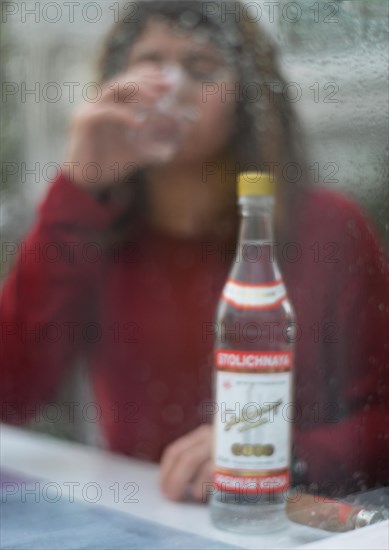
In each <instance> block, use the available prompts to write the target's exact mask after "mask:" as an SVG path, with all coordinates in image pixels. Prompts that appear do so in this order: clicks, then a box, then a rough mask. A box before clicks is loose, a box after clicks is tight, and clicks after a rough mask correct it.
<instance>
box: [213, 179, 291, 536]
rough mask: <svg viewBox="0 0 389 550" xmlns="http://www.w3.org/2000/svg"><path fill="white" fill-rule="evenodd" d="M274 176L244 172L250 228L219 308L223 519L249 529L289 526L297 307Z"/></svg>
mask: <svg viewBox="0 0 389 550" xmlns="http://www.w3.org/2000/svg"><path fill="white" fill-rule="evenodd" d="M274 188H275V182H274V179H272V178H271V177H270V176H269V175H268V174H265V173H259V174H258V173H257V172H242V173H241V174H240V175H239V178H238V189H237V190H238V204H239V206H240V213H241V226H240V234H239V240H238V244H237V249H236V254H235V258H234V261H233V263H232V267H231V270H230V273H229V276H228V278H227V281H226V283H225V286H224V289H223V292H222V295H221V297H220V301H219V304H218V308H217V312H216V319H215V321H216V337H215V348H214V362H215V363H214V364H215V378H214V380H215V409H216V410H217V413H216V414H215V417H214V434H215V435H214V437H215V440H214V448H213V460H214V472H213V494H212V497H211V501H210V507H211V518H212V521H213V523H214V524H215V525H216V526H217V527H219V528H222V529H226V530H230V531H237V532H241V533H257V532H265V531H273V530H275V529H279V528H283V527H284V526H285V525H286V513H285V508H286V506H285V504H286V500H287V499H286V497H287V490H288V487H289V477H290V475H289V468H290V432H291V429H290V428H291V422H292V421H293V403H292V395H291V388H292V380H291V372H292V364H293V343H292V340H293V331H294V329H295V323H294V313H293V309H292V306H291V303H290V301H289V299H288V295H287V291H286V288H285V285H284V282H283V280H282V275H281V273H280V270H279V267H278V265H277V260H276V243H274V241H273V229H272V216H273V203H274V196H273V195H274Z"/></svg>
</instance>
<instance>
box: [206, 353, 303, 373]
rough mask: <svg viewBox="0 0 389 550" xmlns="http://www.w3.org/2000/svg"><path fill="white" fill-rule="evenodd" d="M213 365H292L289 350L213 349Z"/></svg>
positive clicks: (262, 366)
mask: <svg viewBox="0 0 389 550" xmlns="http://www.w3.org/2000/svg"><path fill="white" fill-rule="evenodd" d="M214 358H215V365H216V367H218V368H224V369H226V368H231V369H239V368H241V369H253V370H258V369H269V368H271V369H280V370H281V369H282V370H284V369H286V368H291V367H292V358H293V352H291V351H266V352H264V351H239V350H218V349H217V350H215V357H214Z"/></svg>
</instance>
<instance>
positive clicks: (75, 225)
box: [0, 174, 119, 424]
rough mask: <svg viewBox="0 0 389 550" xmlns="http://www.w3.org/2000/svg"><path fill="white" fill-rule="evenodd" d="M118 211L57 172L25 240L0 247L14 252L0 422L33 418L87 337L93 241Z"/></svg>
mask: <svg viewBox="0 0 389 550" xmlns="http://www.w3.org/2000/svg"><path fill="white" fill-rule="evenodd" d="M118 214H119V212H118V207H116V206H110V205H103V204H101V203H99V202H98V201H97V200H96V199H95V198H94V197H93V196H92V195H90V194H89V193H88V192H86V191H84V190H83V189H81V188H78V187H77V186H75V185H74V184H73V183H72V182H70V181H69V180H67V178H66V177H65V176H64V174H61V175H59V176H58V177H57V179H56V180H55V181H54V182H53V183H52V184H51V186H50V188H49V191H48V193H47V195H46V197H45V199H44V200H43V202H42V203H41V205H40V208H39V215H38V217H37V221H36V223H35V225H34V226H33V227H32V229H31V231H30V232H29V234H28V235H27V236H26V238H25V240H24V241H22V242H20V243H4V244H3V251H5V252H6V253H7V254H8V255H9V257H11V255H14V257H13V266H12V269H11V270H10V272H9V274H8V276H7V277H6V279H5V282H4V284H3V287H2V290H1V295H0V324H1V384H0V403H1V419H2V420H3V421H4V422H9V423H14V424H20V423H23V422H25V421H27V420H28V419H29V418H31V417H33V416H34V414H35V413H36V411H37V408H38V407H39V404H40V403H41V402H43V401H46V400H48V399H49V398H50V397H51V396H52V394H53V392H55V390H56V389H57V387H58V385H59V383H60V381H61V380H62V378H63V376H64V374H65V373H66V371H67V369H69V367H70V366H71V363H72V361H73V360H74V359H75V357H76V356H77V355H79V354H80V353H81V352H82V349H83V346H84V345H85V344H86V343H87V341H88V337H89V338H91V335H90V334H89V335H88V330H92V331H93V327H92V326H91V327H89V329H88V323H92V322H94V321H95V318H94V315H93V307H92V304H93V279H94V277H95V274H96V272H97V270H98V269H99V268H100V267H101V263H102V261H103V258H104V254H103V253H102V245H101V243H100V241H101V239H100V237H101V235H102V233H103V232H104V230H105V229H107V228H108V226H109V225H110V223H111V222H112V221H113V220H114V219H115V217H116V216H117V215H118Z"/></svg>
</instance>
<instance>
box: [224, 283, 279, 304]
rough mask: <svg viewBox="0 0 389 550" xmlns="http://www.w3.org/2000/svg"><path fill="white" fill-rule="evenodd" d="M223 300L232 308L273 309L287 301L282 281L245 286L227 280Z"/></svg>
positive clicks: (244, 284)
mask: <svg viewBox="0 0 389 550" xmlns="http://www.w3.org/2000/svg"><path fill="white" fill-rule="evenodd" d="M222 298H223V300H225V301H226V302H228V303H229V304H230V305H232V306H234V307H245V308H249V309H273V308H276V307H279V306H280V304H281V303H282V302H283V301H284V300H286V299H287V295H286V289H285V285H284V283H283V281H282V279H278V280H277V281H273V282H271V283H265V284H261V285H256V284H247V283H241V282H240V281H236V280H235V279H231V278H229V279H228V280H227V282H226V284H225V286H224V289H223V294H222Z"/></svg>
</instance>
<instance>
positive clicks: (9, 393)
mask: <svg viewBox="0 0 389 550" xmlns="http://www.w3.org/2000/svg"><path fill="white" fill-rule="evenodd" d="M118 213H119V209H118V208H114V207H113V206H107V205H103V204H101V203H99V202H97V201H96V200H95V199H94V198H93V197H92V196H90V195H89V194H88V193H86V192H85V191H83V190H82V189H80V188H78V187H76V186H75V185H73V184H72V183H70V182H69V181H67V180H66V179H65V177H64V176H60V177H59V178H58V179H57V180H56V181H55V182H54V183H53V184H52V186H51V188H50V190H49V192H48V194H47V196H46V198H45V200H44V201H43V203H42V205H41V208H40V215H39V217H38V220H37V222H36V224H35V226H34V227H33V229H32V230H31V231H30V233H29V235H28V236H27V238H26V241H24V242H23V243H21V244H20V247H19V249H20V250H19V254H18V256H17V258H16V260H15V263H14V266H13V269H12V270H11V272H10V274H9V276H8V277H7V279H6V281H5V284H4V287H3V292H2V298H1V304H0V318H1V329H2V336H1V340H2V360H1V365H2V374H1V389H0V401H1V403H2V418H3V420H4V421H6V422H11V423H23V422H25V421H26V419H28V417H29V416H31V414H34V410H36V407H37V404H39V403H44V402H45V401H48V400H50V399H52V398H53V395H55V391H56V390H57V389H58V387H59V385H60V383H61V380H62V379H63V377H64V375H65V374H66V373H67V371H68V369H69V368H71V365H72V363H73V361H74V359H75V358H76V356H78V355H80V354H83V355H84V356H86V358H87V361H88V364H89V366H90V373H91V377H92V381H93V385H94V389H95V393H96V397H97V401H98V404H99V407H100V412H101V424H102V428H103V430H104V432H105V435H106V438H107V440H108V441H109V444H110V446H111V448H112V450H114V451H119V452H123V453H126V454H129V455H132V456H136V457H140V458H144V459H151V460H159V458H160V456H161V453H162V451H163V449H164V447H165V446H166V445H167V444H168V443H169V442H171V441H173V440H175V439H176V438H178V437H180V436H182V435H183V434H185V433H187V432H188V431H190V430H192V429H194V428H195V427H197V426H198V425H199V424H201V423H202V422H207V421H210V420H211V419H210V418H209V417H207V415H206V414H205V410H206V409H205V405H206V403H207V402H208V401H210V400H212V368H213V364H212V348H213V338H212V333H211V332H212V331H210V327H211V326H212V325H211V323H212V322H213V321H214V315H215V309H216V305H217V302H218V299H219V296H220V293H221V290H222V287H223V284H224V282H225V279H226V277H227V275H228V272H229V268H230V262H231V256H229V255H228V253H227V254H226V250H225V249H226V247H227V248H228V247H230V244H229V243H223V242H213V243H208V244H207V243H205V240H204V239H201V240H200V239H198V240H196V239H186V238H182V239H181V238H176V237H172V236H170V235H168V234H163V233H160V232H156V231H155V230H153V229H151V228H146V227H145V228H144V229H143V230H142V231H141V232H140V233H139V238H137V239H135V240H134V239H132V238H131V237H130V238H129V241H130V242H127V244H126V245H121V246H120V247H119V246H114V247H113V248H112V249H104V250H103V249H102V247H101V245H99V244H98V243H99V235H101V234H102V233H103V232H105V231H106V230H107V228H108V227H109V225H110V224H111V223H112V221H113V220H114V219H115V218H116V217H117V216H118ZM296 242H297V243H298V245H299V248H297V249H296V247H290V248H289V249H285V253H286V254H288V255H289V259H290V261H287V263H286V267H285V269H284V278H285V282H286V285H287V287H288V291H289V295H290V298H291V301H292V303H293V305H294V308H295V312H296V317H297V320H298V324H299V328H300V332H301V335H300V339H299V341H298V342H297V346H296V365H295V388H296V389H295V399H296V402H297V411H298V412H297V418H296V420H295V422H293V438H294V439H293V440H294V456H295V458H296V460H297V462H296V464H297V469H296V471H298V472H300V474H301V473H302V474H303V476H302V478H303V479H304V481H305V482H308V483H311V482H317V483H319V484H321V487H322V489H323V490H324V491H327V490H333V489H334V490H335V492H338V494H340V493H341V492H343V491H345V490H348V491H349V490H355V489H358V488H361V487H364V486H365V485H367V486H374V485H375V484H377V483H382V482H385V481H388V480H389V449H388V442H389V439H388V426H389V386H388V366H389V282H388V281H389V272H388V266H387V263H386V259H385V256H384V253H383V250H382V249H380V248H379V245H378V243H377V239H376V237H375V236H374V234H373V233H372V231H371V229H370V227H369V226H368V223H367V221H366V219H365V217H364V216H363V215H362V213H361V211H360V210H359V208H358V207H357V206H356V205H355V204H353V203H351V202H349V201H348V200H347V199H346V198H345V197H343V196H341V195H339V194H337V193H335V192H331V191H328V190H326V189H324V188H322V187H316V188H313V189H312V190H310V191H308V192H307V193H306V195H305V198H304V204H302V205H301V209H300V212H299V220H298V238H297V241H296ZM9 251H11V252H12V250H11V248H10V249H9ZM32 251H34V253H32ZM296 253H298V255H299V257H298V258H297V260H296V261H293V260H294V259H295V256H296ZM223 260H224V261H223ZM32 330H34V331H35V335H34V334H33V333H32V332H31V331H32ZM88 414H89V415H90V416H91V417H95V416H96V414H99V410H98V408H97V409H96V408H94V409H93V410H92V409H91V410H90V411H88ZM297 477H298V476H297ZM327 492H328V491H327Z"/></svg>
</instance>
